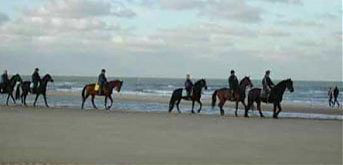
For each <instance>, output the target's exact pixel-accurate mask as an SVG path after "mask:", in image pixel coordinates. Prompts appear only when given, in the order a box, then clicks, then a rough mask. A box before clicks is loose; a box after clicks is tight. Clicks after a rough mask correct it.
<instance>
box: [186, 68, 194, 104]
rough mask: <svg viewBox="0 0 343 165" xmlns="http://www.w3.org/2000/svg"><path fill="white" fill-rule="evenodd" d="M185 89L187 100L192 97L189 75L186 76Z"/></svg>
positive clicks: (191, 84)
mask: <svg viewBox="0 0 343 165" xmlns="http://www.w3.org/2000/svg"><path fill="white" fill-rule="evenodd" d="M185 89H186V92H187V99H190V98H191V95H192V89H193V81H192V79H191V75H190V74H187V75H186V81H185Z"/></svg>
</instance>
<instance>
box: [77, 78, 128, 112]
mask: <svg viewBox="0 0 343 165" xmlns="http://www.w3.org/2000/svg"><path fill="white" fill-rule="evenodd" d="M122 85H123V81H120V80H114V81H109V82H107V83H106V84H104V86H103V93H102V94H100V93H99V92H98V91H96V90H95V84H87V85H85V87H84V88H83V90H82V105H81V109H83V107H84V103H85V101H86V100H87V98H88V97H89V96H92V105H93V107H94V108H95V109H97V107H96V106H95V103H94V98H95V96H105V108H106V110H109V109H110V108H111V107H112V104H113V99H112V96H111V95H112V93H113V89H115V90H116V91H117V92H120V89H121V87H122ZM107 98H109V99H110V100H111V105H110V106H108V107H107Z"/></svg>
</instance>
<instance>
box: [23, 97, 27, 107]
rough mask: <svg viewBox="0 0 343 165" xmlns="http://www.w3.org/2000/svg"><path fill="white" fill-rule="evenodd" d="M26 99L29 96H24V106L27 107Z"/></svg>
mask: <svg viewBox="0 0 343 165" xmlns="http://www.w3.org/2000/svg"><path fill="white" fill-rule="evenodd" d="M26 97H27V95H25V96H24V105H25V106H27V104H26Z"/></svg>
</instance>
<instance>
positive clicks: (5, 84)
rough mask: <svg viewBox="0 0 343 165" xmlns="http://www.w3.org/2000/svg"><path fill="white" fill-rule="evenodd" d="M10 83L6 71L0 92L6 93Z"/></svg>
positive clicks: (0, 85) (2, 77)
mask: <svg viewBox="0 0 343 165" xmlns="http://www.w3.org/2000/svg"><path fill="white" fill-rule="evenodd" d="M9 82H10V80H9V79H8V74H7V70H5V71H4V73H3V74H2V75H1V83H0V92H5V90H6V87H7V85H8V83H9Z"/></svg>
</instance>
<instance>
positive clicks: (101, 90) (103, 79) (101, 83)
mask: <svg viewBox="0 0 343 165" xmlns="http://www.w3.org/2000/svg"><path fill="white" fill-rule="evenodd" d="M105 73H106V70H105V69H102V70H101V73H100V74H99V76H98V84H99V94H100V95H102V94H103V93H104V85H105V84H106V83H107V78H106V75H105Z"/></svg>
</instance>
